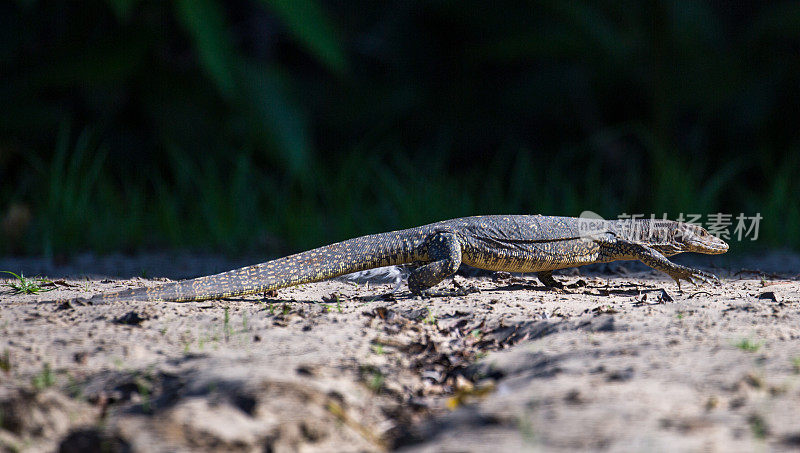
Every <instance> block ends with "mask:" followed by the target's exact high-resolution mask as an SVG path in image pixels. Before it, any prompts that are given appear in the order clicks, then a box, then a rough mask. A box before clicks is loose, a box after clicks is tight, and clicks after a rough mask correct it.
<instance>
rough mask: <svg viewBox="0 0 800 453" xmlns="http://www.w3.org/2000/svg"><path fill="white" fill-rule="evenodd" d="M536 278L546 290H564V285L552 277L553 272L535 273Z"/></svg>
mask: <svg viewBox="0 0 800 453" xmlns="http://www.w3.org/2000/svg"><path fill="white" fill-rule="evenodd" d="M536 276H537V277H539V281H540V282H542V284H543V285H544V286H547V287H548V288H558V289H561V288H564V284H563V283H561V282H560V281H558V280H556V279H555V277H553V271H540V272H537V273H536Z"/></svg>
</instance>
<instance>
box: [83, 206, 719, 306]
mask: <svg viewBox="0 0 800 453" xmlns="http://www.w3.org/2000/svg"><path fill="white" fill-rule="evenodd" d="M727 250H728V244H727V243H726V242H725V241H723V240H722V239H719V238H717V237H715V236H713V235H711V234H709V233H708V232H707V231H706V230H705V229H703V228H701V227H699V226H697V225H694V224H690V223H681V222H675V221H670V220H652V219H637V220H602V219H600V220H594V219H582V218H575V217H551V216H542V215H488V216H475V217H463V218H458V219H451V220H444V221H441V222H436V223H431V224H429V225H424V226H420V227H416V228H409V229H405V230H398V231H391V232H388V233H379V234H372V235H368V236H362V237H358V238H355V239H350V240H346V241H342V242H337V243H335V244H331V245H326V246H323V247H319V248H316V249H313V250H309V251H305V252H301V253H297V254H294V255H290V256H286V257H283V258H278V259H274V260H271V261H267V262H264V263H261V264H256V265H253V266H248V267H243V268H240V269H234V270H231V271H227V272H222V273H219V274H215V275H209V276H205V277H199V278H194V279H190V280H183V281H176V282H171V283H166V284H163V285H160V286H155V287H151V288H135V289H130V290H124V291H121V292H115V293H106V294H98V295H96V296H94V297H91V298H90V299H77V301H79V302H84V303H88V304H103V303H111V302H117V301H124V300H129V301H167V302H185V301H202V300H209V299H222V298H228V297H234V296H241V295H247V294H257V293H262V292H266V291H270V290H274V289H279V288H285V287H288V286H294V285H299V284H303V283H310V282H317V281H321V280H327V279H330V278H333V277H338V276H341V275H344V274H349V273H352V272H357V271H362V270H366V269H374V268H378V267H383V266H391V265H400V264H410V263H417V264H419V267H417V268H416V269H414V270H413V271H411V273H410V275H409V277H408V288H409V290H410V291H411V292H412V293H413V294H415V295H420V296H428V295H431V294H433V293H432V292H431V288H432V287H433V286H435V285H437V284H438V283H440V282H441V281H442V280H444V279H445V278H447V277H450V276H452V275H453V274H455V272H456V271H457V270H458V268H459V265H460V264H461V263H465V264H468V265H470V266H473V267H476V268H480V269H486V270H491V271H506V272H538V277H539V279H540V280H541V281H542V283H544V284H545V285H547V286H561V285H560V283H559V282H558V281H557V280H555V279H554V278H553V276H552V273H551V271H553V270H555V269H563V268H568V267H575V266H582V265H585V264H592V263H607V262H611V261H616V260H639V261H641V262H643V263H644V264H646V265H648V266H650V267H652V268H653V269H657V270H659V271H661V272H664V273H665V274H667V275H669V276H670V277H672V278H673V279H674V280H675V282H676V283H677V285H678V288H680V282H681V280H686V281H688V282H691V283H693V284H695V285H696V284H698V283H702V282H711V281H715V282H717V283H718V282H719V279H718V278H717V277H716V276H714V275H713V274H710V273H708V272H705V271H702V270H699V269H692V268H690V267H686V266H682V265H679V264H675V263H672V262H671V261H669V260H668V259H667V257H668V256H671V255H675V254H677V253H682V252H697V253H705V254H719V253H725V252H726V251H727Z"/></svg>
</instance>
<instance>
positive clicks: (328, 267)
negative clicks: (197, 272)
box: [80, 230, 423, 305]
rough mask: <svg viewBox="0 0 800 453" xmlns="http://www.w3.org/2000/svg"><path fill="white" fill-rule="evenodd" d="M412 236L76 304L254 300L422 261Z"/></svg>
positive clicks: (353, 242) (370, 240)
mask: <svg viewBox="0 0 800 453" xmlns="http://www.w3.org/2000/svg"><path fill="white" fill-rule="evenodd" d="M411 231H412V230H404V231H394V232H389V233H381V234H374V235H370V236H362V237H359V238H355V239H350V240H347V241H343V242H338V243H335V244H331V245H327V246H324V247H320V248H316V249H313V250H309V251H306V252H302V253H297V254H295V255H290V256H287V257H284V258H278V259H275V260H272V261H267V262H265V263H261V264H256V265H253V266H248V267H243V268H240V269H234V270H231V271H227V272H222V273H220V274H215V275H209V276H205V277H199V278H195V279H191V280H183V281H178V282H173V283H167V284H164V285H161V286H155V287H152V288H135V289H130V290H125V291H120V292H116V293H109V294H98V295H96V296H94V297H92V298H90V299H88V300H86V299H82V300H80V302H85V303H88V304H92V305H96V304H107V303H113V302H120V301H162V302H188V301H201V300H210V299H222V298H226V297H234V296H242V295H247V294H257V293H262V292H264V291H270V290H273V289H279V288H285V287H288V286H294V285H300V284H303V283H311V282H318V281H321V280H327V279H330V278H333V277H338V276H340V275H345V274H349V273H352V272H358V271H362V270H366V269H374V268H378V267H383V266H391V265H398V264H407V263H411V262H414V261H417V260H419V259H420V253H421V252H420V245H421V244H422V242H423V238H422V237H419V236H420V235H415V234H410V233H411Z"/></svg>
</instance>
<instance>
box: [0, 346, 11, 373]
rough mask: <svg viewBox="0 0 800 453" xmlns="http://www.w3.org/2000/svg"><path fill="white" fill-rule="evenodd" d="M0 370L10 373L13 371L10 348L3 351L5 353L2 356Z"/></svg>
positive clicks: (0, 357)
mask: <svg viewBox="0 0 800 453" xmlns="http://www.w3.org/2000/svg"><path fill="white" fill-rule="evenodd" d="M0 371H3V372H4V373H8V372H10V371H11V355H10V353H9V352H8V349H5V350H4V351H3V355H2V356H0Z"/></svg>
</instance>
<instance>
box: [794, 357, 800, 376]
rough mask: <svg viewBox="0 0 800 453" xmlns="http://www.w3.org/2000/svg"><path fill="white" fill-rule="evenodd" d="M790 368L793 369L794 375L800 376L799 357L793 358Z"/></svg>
mask: <svg viewBox="0 0 800 453" xmlns="http://www.w3.org/2000/svg"><path fill="white" fill-rule="evenodd" d="M792 368H794V373H795V374H800V357H795V358H793V359H792Z"/></svg>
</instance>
